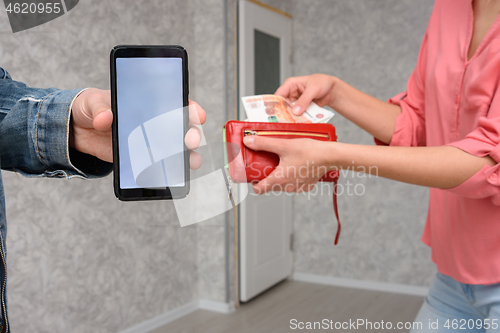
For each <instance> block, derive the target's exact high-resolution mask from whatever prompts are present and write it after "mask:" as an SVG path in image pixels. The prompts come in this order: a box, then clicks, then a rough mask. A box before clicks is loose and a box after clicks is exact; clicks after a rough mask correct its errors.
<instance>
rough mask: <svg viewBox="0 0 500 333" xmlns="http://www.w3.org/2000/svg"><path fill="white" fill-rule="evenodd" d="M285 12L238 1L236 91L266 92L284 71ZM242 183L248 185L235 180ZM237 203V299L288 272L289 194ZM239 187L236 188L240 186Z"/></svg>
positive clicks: (288, 28)
mask: <svg viewBox="0 0 500 333" xmlns="http://www.w3.org/2000/svg"><path fill="white" fill-rule="evenodd" d="M291 34H292V22H291V18H290V16H289V15H286V14H284V13H280V12H279V11H277V10H273V9H272V8H271V9H270V8H269V7H267V6H263V5H260V4H259V3H257V2H253V1H244V0H240V1H239V18H238V38H239V41H238V42H239V50H238V54H239V79H238V80H239V95H240V109H239V110H240V113H239V118H240V119H241V120H243V119H245V118H246V115H245V111H244V110H243V106H242V104H241V97H242V96H250V95H256V94H272V93H274V92H275V91H276V89H277V88H278V87H279V86H280V85H281V84H282V83H283V81H284V80H285V79H286V78H287V77H289V76H290V67H291V64H290V61H291ZM241 186H248V185H241ZM249 191H250V192H249V194H248V196H247V198H246V200H245V201H243V203H242V204H241V205H240V217H239V218H240V225H239V233H240V234H239V235H240V251H239V253H240V260H239V263H240V300H241V301H242V302H246V301H248V300H250V299H251V298H253V297H254V296H256V295H258V294H259V293H261V292H262V291H264V290H266V289H268V288H269V287H271V286H273V285H274V284H276V283H277V282H279V281H282V280H283V279H286V278H287V277H288V276H290V274H291V269H292V262H291V260H292V255H291V230H292V227H291V222H292V199H291V197H290V196H289V195H286V194H280V195H277V194H272V195H264V196H256V195H255V194H254V193H253V190H252V189H251V188H250V189H249ZM240 192H241V191H240Z"/></svg>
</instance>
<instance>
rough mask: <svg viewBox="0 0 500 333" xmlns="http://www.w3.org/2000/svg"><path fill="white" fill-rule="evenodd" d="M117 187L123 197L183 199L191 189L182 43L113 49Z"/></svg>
mask: <svg viewBox="0 0 500 333" xmlns="http://www.w3.org/2000/svg"><path fill="white" fill-rule="evenodd" d="M110 58H111V105H112V110H113V116H114V119H113V161H114V163H113V167H114V189H115V195H116V197H117V198H118V199H120V200H124V201H131V200H155V199H178V198H183V197H185V196H187V194H188V193H189V150H188V149H187V148H186V146H185V143H184V137H185V135H186V132H187V130H188V129H189V111H188V107H187V106H188V95H189V72H188V57H187V52H186V50H185V49H184V48H183V47H182V46H178V45H119V46H116V47H114V48H113V50H112V51H111V57H110Z"/></svg>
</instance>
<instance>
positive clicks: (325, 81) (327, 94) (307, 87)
mask: <svg viewBox="0 0 500 333" xmlns="http://www.w3.org/2000/svg"><path fill="white" fill-rule="evenodd" d="M276 94H277V95H280V96H283V97H286V98H289V99H290V100H292V101H295V104H294V109H293V111H294V113H296V114H302V113H303V112H304V111H305V110H306V109H307V107H308V106H309V104H310V103H311V102H315V103H316V104H318V105H320V106H325V105H328V106H330V107H331V108H332V109H334V110H335V111H337V112H338V113H340V114H341V115H342V116H344V117H345V118H347V119H349V120H350V121H352V122H353V123H355V124H356V125H358V126H359V127H361V128H362V129H364V130H365V131H367V132H368V133H370V134H371V135H373V136H374V137H376V138H377V139H379V140H380V141H382V142H385V143H390V141H391V138H392V134H393V133H394V127H395V124H396V118H397V116H398V115H399V114H400V113H401V107H400V106H398V105H394V104H390V103H387V102H384V101H381V100H379V99H377V98H375V97H372V96H370V95H368V94H365V93H363V92H361V91H359V90H358V89H356V88H354V87H352V86H350V85H349V84H347V83H345V82H344V81H342V80H340V79H338V78H336V77H333V76H329V75H324V74H314V75H308V76H300V77H293V78H289V79H287V80H286V81H285V83H284V84H283V85H282V86H281V87H280V88H279V89H278V90H277V91H276Z"/></svg>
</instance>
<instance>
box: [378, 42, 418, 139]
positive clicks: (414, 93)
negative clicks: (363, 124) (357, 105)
mask: <svg viewBox="0 0 500 333" xmlns="http://www.w3.org/2000/svg"><path fill="white" fill-rule="evenodd" d="M426 52H427V33H426V34H425V36H424V39H423V41H422V45H421V46H420V54H419V56H418V61H417V66H416V67H415V69H414V70H413V73H412V74H411V75H410V78H409V79H408V85H407V90H406V91H405V92H403V93H401V94H399V95H396V96H395V97H393V98H391V99H389V101H388V102H389V103H391V104H395V105H399V106H400V107H401V113H400V114H399V116H398V117H397V119H396V125H395V128H394V134H393V135H392V139H391V143H390V145H391V146H406V147H411V146H425V141H426V140H425V97H424V88H425V67H426V62H427V61H426V60H427V56H426ZM375 143H376V144H378V145H385V143H383V142H381V141H380V140H378V139H377V138H375Z"/></svg>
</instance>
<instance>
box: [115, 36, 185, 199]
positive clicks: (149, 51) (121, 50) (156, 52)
mask: <svg viewBox="0 0 500 333" xmlns="http://www.w3.org/2000/svg"><path fill="white" fill-rule="evenodd" d="M117 58H181V59H182V76H183V78H182V81H183V82H182V87H183V89H182V91H183V93H182V95H183V105H184V107H185V108H184V112H183V115H184V118H183V133H184V135H186V133H187V131H188V129H189V112H188V108H186V106H188V104H189V71H188V56H187V52H186V50H185V49H184V48H183V47H182V46H180V45H118V46H115V47H114V48H113V49H112V50H111V54H110V63H111V109H112V112H113V126H112V132H113V134H112V135H113V161H114V163H113V186H114V192H115V195H116V197H117V198H118V199H119V200H122V201H138V200H169V199H181V198H184V197H186V196H187V195H188V193H189V178H190V177H189V171H190V170H189V150H188V149H187V147H186V145H185V144H184V184H185V185H184V186H182V187H166V188H161V189H159V188H158V189H153V188H135V189H122V188H120V155H119V140H118V108H117V105H118V103H117V91H116V88H117V87H116V59H117Z"/></svg>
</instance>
